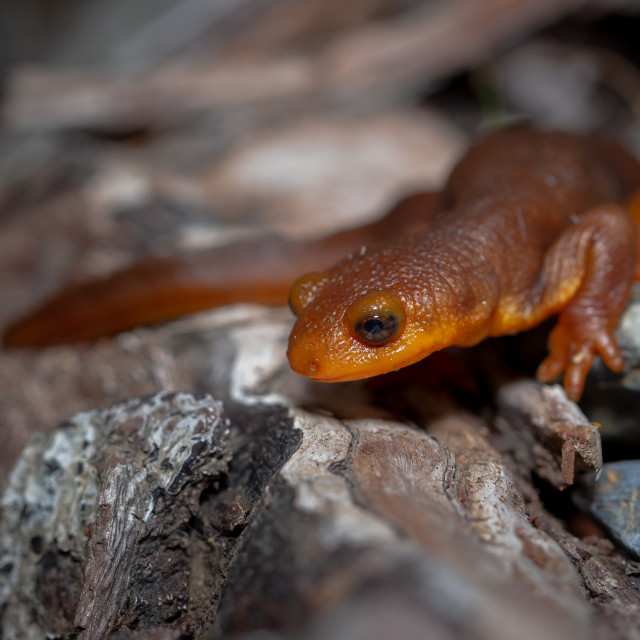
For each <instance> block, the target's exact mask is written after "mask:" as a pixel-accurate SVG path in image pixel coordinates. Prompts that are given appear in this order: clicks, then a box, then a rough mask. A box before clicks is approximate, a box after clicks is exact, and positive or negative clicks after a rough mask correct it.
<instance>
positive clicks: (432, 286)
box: [288, 128, 640, 400]
mask: <svg viewBox="0 0 640 640" xmlns="http://www.w3.org/2000/svg"><path fill="white" fill-rule="evenodd" d="M638 186H640V165H639V164H638V163H637V162H636V160H635V159H634V158H633V157H632V156H631V155H630V154H629V153H627V152H626V151H624V150H623V149H621V148H620V147H618V146H616V145H614V144H613V143H610V142H607V141H603V140H600V139H597V138H587V137H581V136H573V135H568V134H561V133H542V132H537V131H532V130H529V129H523V128H518V129H510V130H505V131H502V132H498V133H494V134H491V135H489V136H487V137H486V138H485V139H484V140H482V141H480V142H479V143H477V144H476V145H475V146H473V147H472V148H471V149H470V150H469V152H468V153H467V155H466V156H465V157H464V159H463V160H462V161H461V162H460V163H459V164H458V166H457V167H456V168H455V169H454V171H453V173H452V175H451V177H450V179H449V181H448V184H447V186H446V188H445V191H444V197H443V200H442V202H443V207H442V208H441V209H440V210H438V209H430V210H425V218H427V221H428V228H427V230H425V231H422V232H419V233H415V234H413V235H411V236H407V237H403V238H399V239H396V240H394V241H392V242H389V243H386V244H381V245H377V246H373V247H370V248H366V249H365V248H363V249H362V250H361V251H360V252H357V253H356V254H354V255H352V256H350V257H348V258H347V259H345V260H343V261H341V262H339V263H338V264H337V265H335V266H334V267H332V268H330V269H328V270H327V271H325V272H322V273H312V274H309V275H307V276H302V277H301V278H299V279H298V280H297V281H296V283H295V284H294V287H293V290H292V300H291V304H292V308H293V309H294V310H295V312H296V313H297V316H298V317H297V321H296V323H295V326H294V328H293V330H292V332H291V337H290V340H289V349H288V355H289V361H290V363H291V366H292V368H293V369H294V370H295V371H297V372H298V373H301V374H303V375H306V376H309V377H311V378H314V379H316V380H322V381H326V382H337V381H344V380H355V379H359V378H365V377H369V376H373V375H377V374H380V373H385V372H389V371H393V370H395V369H399V368H401V367H404V366H406V365H408V364H412V363H414V362H416V361H418V360H420V359H422V358H424V357H425V356H428V355H429V354H430V353H433V352H434V351H437V350H439V349H442V348H444V347H447V346H450V345H461V346H466V345H471V344H474V343H476V342H478V341H480V340H482V339H483V338H484V337H486V336H498V335H504V334H509V333H515V332H518V331H522V330H525V329H528V328H531V327H533V326H535V325H536V324H539V323H540V322H541V321H543V320H544V319H546V318H548V317H549V316H552V315H554V314H558V324H557V326H556V329H555V330H554V331H553V332H552V334H551V337H550V341H549V348H550V354H549V356H548V357H547V359H546V360H545V361H544V362H543V363H542V364H541V365H540V368H539V370H538V377H539V378H540V379H541V380H543V381H548V380H550V379H552V378H553V377H555V376H556V375H558V374H559V373H561V372H562V371H564V372H565V376H564V383H565V387H566V389H567V392H568V394H569V396H570V397H572V398H573V399H576V400H577V399H579V397H580V396H581V394H582V391H583V386H584V380H585V377H586V375H587V373H588V371H589V368H590V366H591V362H592V360H593V357H594V355H595V354H596V353H598V354H599V355H601V356H602V357H603V358H604V360H605V362H606V363H607V365H608V366H609V367H611V368H612V369H614V370H620V369H621V368H622V366H623V360H622V356H621V355H620V351H619V349H618V346H617V344H616V341H615V338H614V337H613V330H614V329H615V326H616V323H617V320H618V318H619V316H620V313H621V312H622V310H623V308H624V306H625V304H626V302H627V300H628V297H629V293H630V287H631V282H632V279H633V274H634V269H635V268H636V259H637V253H638V250H637V238H636V236H637V229H636V224H634V222H633V220H632V217H631V216H629V215H628V212H627V210H626V209H625V208H623V207H622V206H621V205H622V204H623V203H625V202H628V201H629V199H630V197H631V196H632V194H633V192H634V190H635V189H636V188H637V187H638ZM301 292H303V293H301ZM384 292H389V293H391V294H393V295H394V296H396V297H397V298H398V299H399V300H400V301H401V304H402V306H403V309H402V315H403V322H402V327H401V329H400V330H398V332H397V335H396V336H394V339H393V340H391V341H389V342H387V343H385V344H383V345H381V346H370V345H368V344H365V343H364V342H363V341H362V339H360V338H359V336H358V335H357V334H356V332H355V331H354V322H353V317H354V315H355V316H357V315H358V313H359V311H358V305H359V304H362V306H363V310H362V313H366V309H365V307H366V305H367V304H368V302H367V301H368V300H369V299H370V298H371V297H372V296H375V295H376V293H378V294H382V293H384Z"/></svg>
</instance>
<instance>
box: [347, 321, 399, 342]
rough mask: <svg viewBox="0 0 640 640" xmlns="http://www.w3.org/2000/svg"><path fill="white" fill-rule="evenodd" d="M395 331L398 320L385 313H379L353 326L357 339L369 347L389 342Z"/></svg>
mask: <svg viewBox="0 0 640 640" xmlns="http://www.w3.org/2000/svg"><path fill="white" fill-rule="evenodd" d="M397 330H398V318H396V317H395V316H392V315H389V314H387V313H379V314H376V315H375V316H371V317H369V318H366V319H365V320H361V321H360V322H358V323H357V324H356V326H355V332H356V334H357V335H358V337H359V338H360V339H361V340H362V341H363V342H366V343H367V344H368V345H369V346H371V347H373V346H376V345H379V344H383V343H385V342H389V340H390V339H391V338H392V337H393V336H394V335H395V333H396V331H397Z"/></svg>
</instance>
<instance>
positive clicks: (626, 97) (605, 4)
mask: <svg viewBox="0 0 640 640" xmlns="http://www.w3.org/2000/svg"><path fill="white" fill-rule="evenodd" d="M0 34H1V35H0V60H1V63H0V68H1V89H2V94H1V95H2V100H1V103H0V118H1V120H0V121H1V132H0V291H1V292H2V294H3V304H2V306H1V308H0V324H3V323H4V322H6V321H7V320H8V319H9V318H11V317H14V316H15V315H17V314H19V313H20V312H22V311H24V310H26V309H28V308H30V307H31V306H32V305H33V304H35V303H36V302H37V301H39V300H41V299H42V298H43V297H44V296H46V295H48V294H50V293H51V292H53V291H55V290H57V289H58V288H59V287H61V286H62V285H64V283H67V282H70V281H75V280H82V279H85V278H87V277H92V276H95V275H101V274H103V273H107V272H109V271H111V270H114V269H117V268H120V267H122V266H124V265H126V264H128V263H130V262H132V261H135V260H136V259H138V258H139V257H140V256H141V255H146V254H149V253H151V254H167V253H172V252H174V251H184V250H193V249H197V248H200V247H205V246H209V245H211V244H215V243H221V242H226V241H228V240H229V239H233V238H235V237H238V236H242V235H245V236H246V235H247V234H251V233H262V232H264V230H275V231H277V232H279V233H283V234H289V235H294V236H313V235H319V234H322V233H326V232H327V231H330V230H332V229H334V228H336V227H340V226H348V225H352V224H357V223H359V222H362V221H363V220H365V219H368V218H371V217H373V216H376V215H380V214H381V213H383V212H384V210H385V208H387V207H389V206H390V205H391V204H392V203H393V202H394V200H396V199H397V198H399V197H401V196H402V195H405V194H406V193H408V192H410V191H414V190H417V189H423V188H433V187H434V186H438V185H440V184H441V183H442V181H443V180H444V179H445V178H446V175H447V172H448V170H449V168H450V167H451V165H452V163H453V162H455V160H456V158H458V157H459V155H460V154H461V153H462V152H463V150H464V149H465V147H466V145H467V144H468V142H469V140H470V139H472V138H473V137H474V136H476V135H477V134H478V132H480V131H482V129H483V128H486V127H491V126H495V125H496V124H501V123H505V122H510V121H515V120H527V121H530V122H533V123H535V124H537V125H539V126H543V127H548V128H562V129H570V130H578V131H604V132H608V133H610V134H612V135H615V136H617V137H619V138H622V139H623V141H624V142H625V143H626V144H627V145H629V146H630V147H632V148H635V149H636V151H640V128H639V126H638V122H639V119H638V113H639V111H640V73H639V70H638V62H639V58H640V48H639V44H638V43H639V42H640V37H639V34H640V2H639V1H638V0H595V1H585V0H482V1H478V0H351V1H350V2H348V3H347V2H343V1H338V0H304V1H301V0H182V1H181V2H177V1H175V0H173V1H172V0H110V1H109V2H105V1H104V0H103V1H100V0H82V1H79V0H3V2H2V3H1V4H0Z"/></svg>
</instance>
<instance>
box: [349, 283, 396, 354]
mask: <svg viewBox="0 0 640 640" xmlns="http://www.w3.org/2000/svg"><path fill="white" fill-rule="evenodd" d="M346 317H347V322H348V323H349V325H350V326H351V328H352V331H353V334H354V337H355V338H357V339H358V340H360V341H361V342H364V343H365V344H366V345H368V346H370V347H381V346H383V345H385V344H389V343H390V342H393V341H394V340H396V339H397V338H399V337H400V335H401V334H402V331H403V329H404V322H405V312H404V306H403V304H402V301H401V300H400V298H399V297H398V296H397V295H396V294H395V293H393V292H391V291H377V292H374V293H369V294H367V295H365V296H362V297H361V298H359V299H358V300H356V301H355V302H354V303H353V304H352V305H351V307H349V310H348V311H347V314H346Z"/></svg>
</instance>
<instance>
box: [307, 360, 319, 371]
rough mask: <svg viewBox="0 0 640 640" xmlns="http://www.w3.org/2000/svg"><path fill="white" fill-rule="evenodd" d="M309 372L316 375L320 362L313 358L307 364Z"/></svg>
mask: <svg viewBox="0 0 640 640" xmlns="http://www.w3.org/2000/svg"><path fill="white" fill-rule="evenodd" d="M309 371H311V372H312V373H318V371H320V362H319V360H318V358H314V359H313V360H312V361H311V362H310V363H309Z"/></svg>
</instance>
